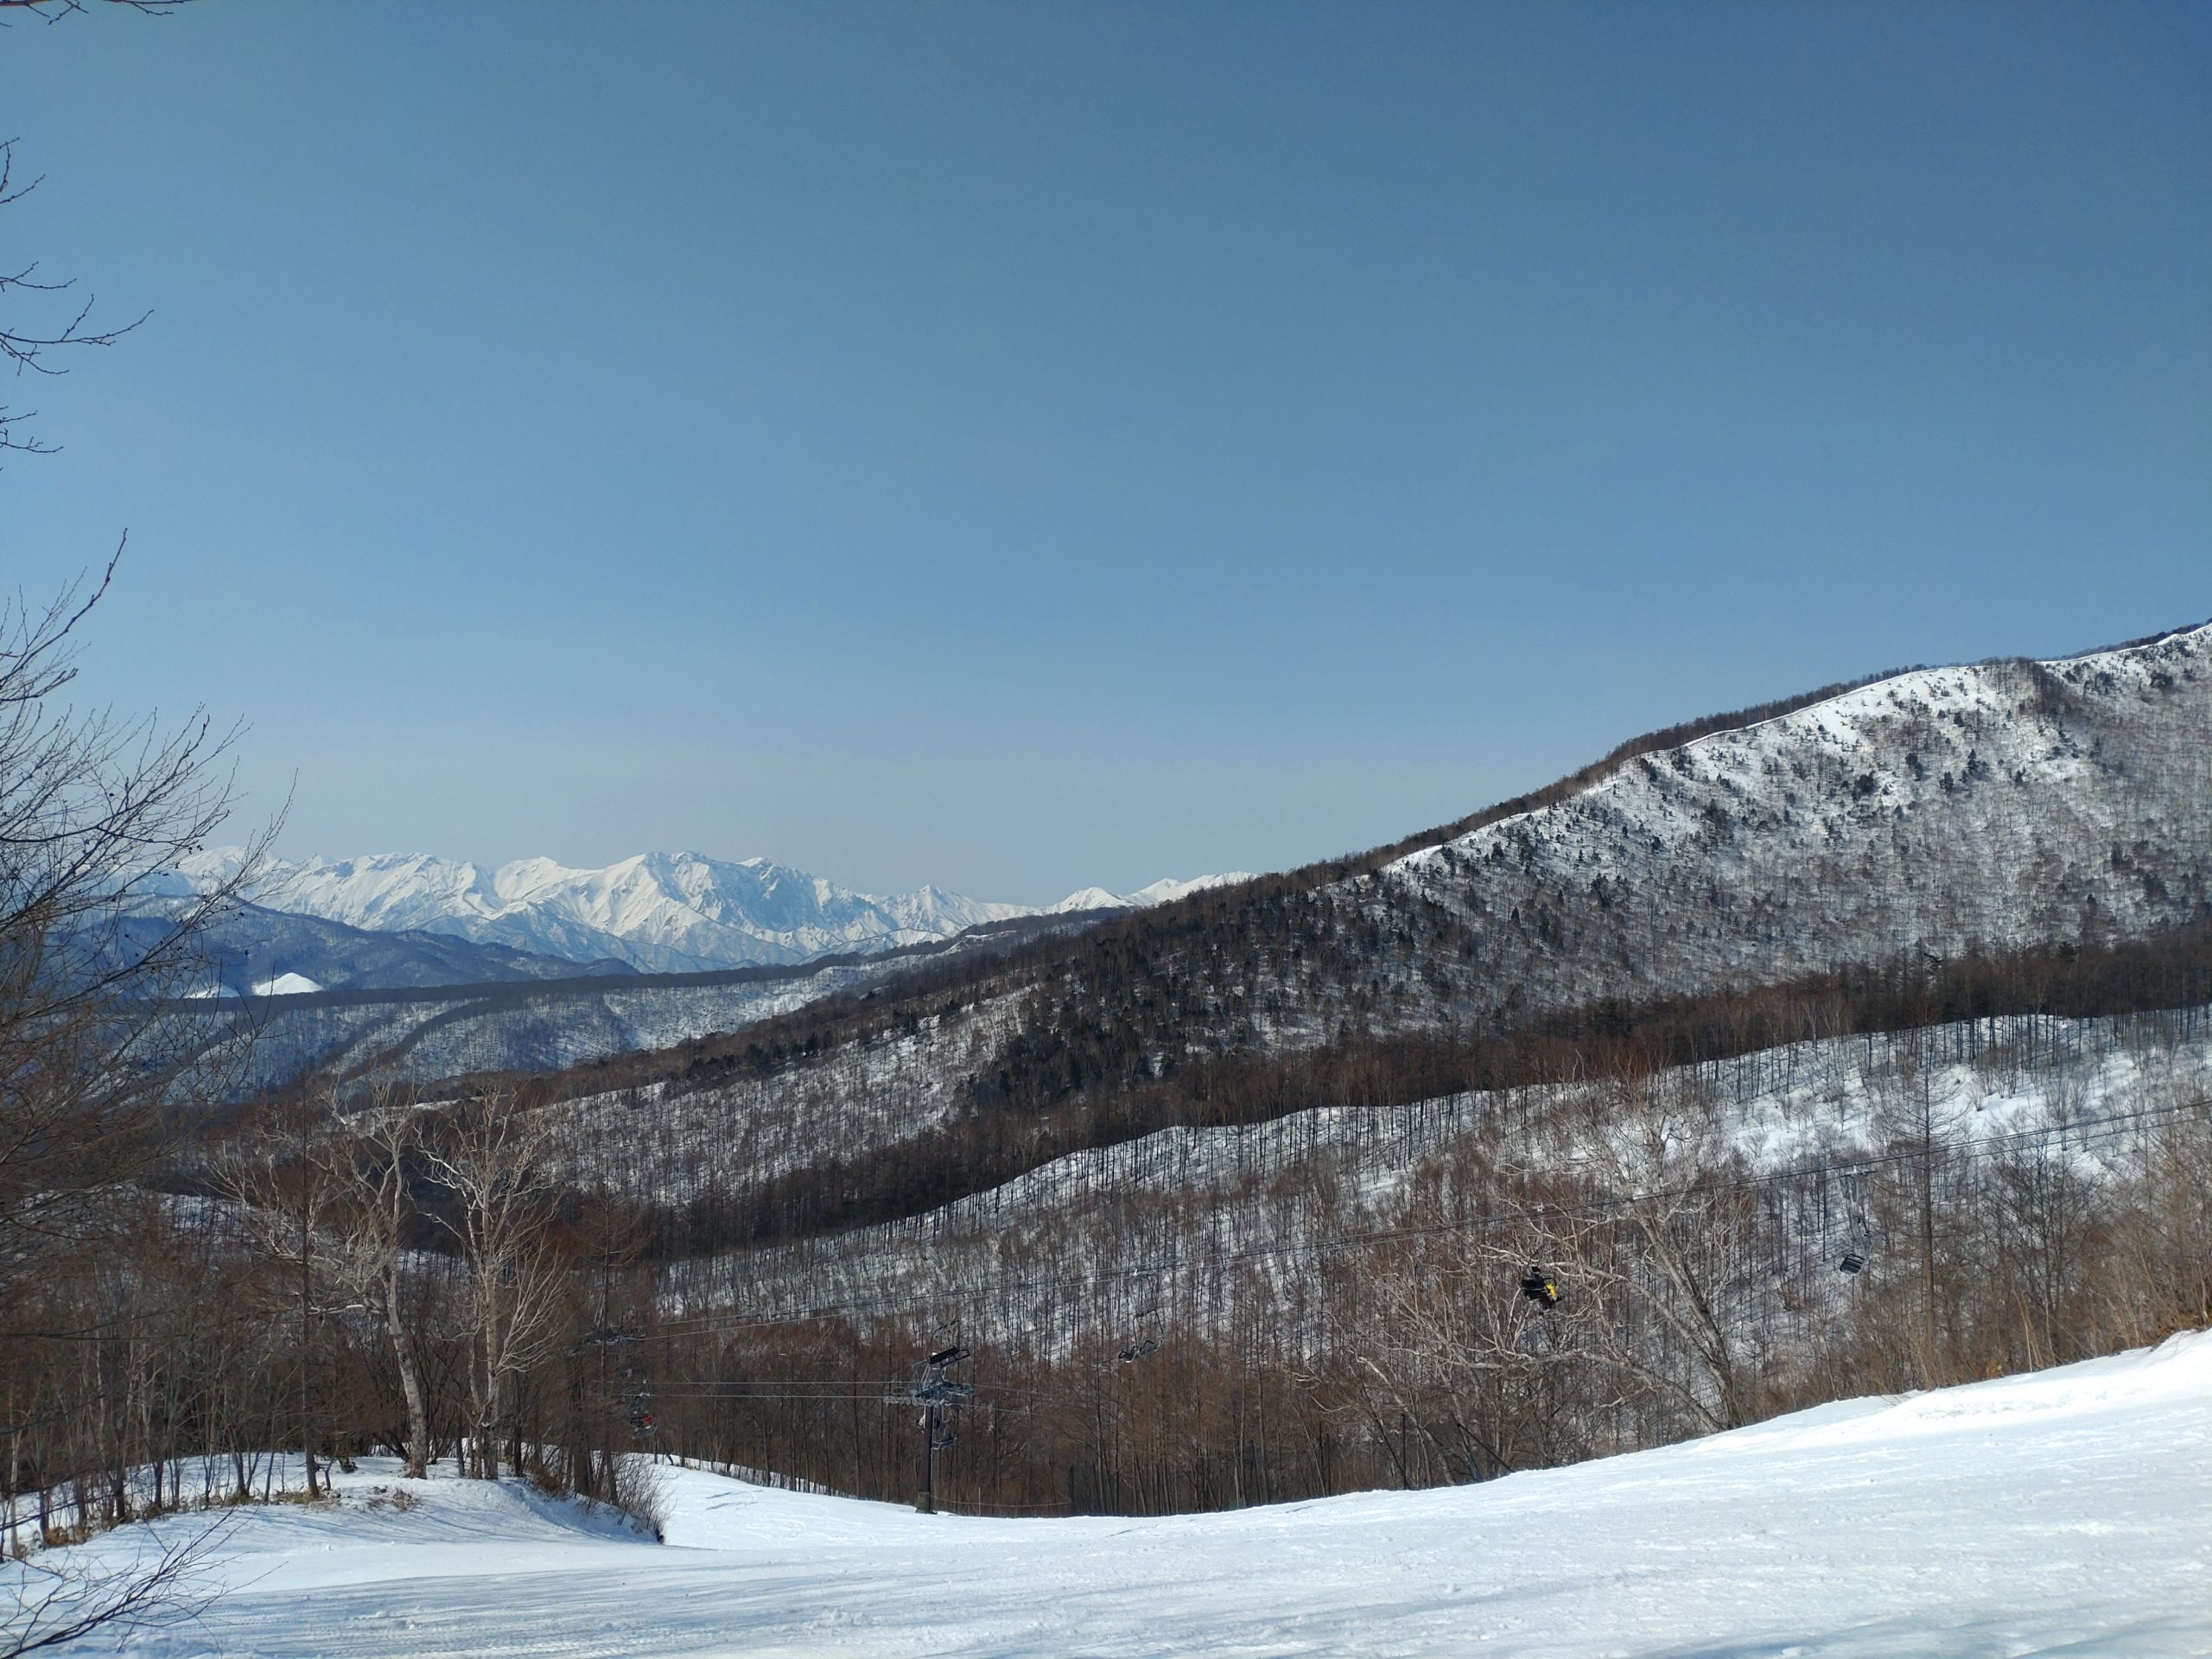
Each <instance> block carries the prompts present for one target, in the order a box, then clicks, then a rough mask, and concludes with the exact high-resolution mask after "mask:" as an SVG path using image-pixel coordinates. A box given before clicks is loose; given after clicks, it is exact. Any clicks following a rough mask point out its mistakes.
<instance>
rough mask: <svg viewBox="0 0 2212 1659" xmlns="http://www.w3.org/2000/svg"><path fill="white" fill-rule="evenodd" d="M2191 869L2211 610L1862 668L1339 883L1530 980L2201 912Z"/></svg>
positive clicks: (1938, 948)
mask: <svg viewBox="0 0 2212 1659" xmlns="http://www.w3.org/2000/svg"><path fill="white" fill-rule="evenodd" d="M2209 872H2212V626H2206V627H2198V628H2194V629H2190V630H2187V631H2184V632H2179V633H2177V634H2173V635H2171V636H2168V637H2166V638H2164V639H2159V640H2157V641H2154V642H2152V643H2151V644H2149V645H2138V646H2132V647H2127V648H2123V649H2120V650H2116V651H2106V652H2094V653H2091V654H2089V655H2087V656H2083V657H2078V658H2064V659H2060V660H2056V661H2053V662H2049V663H2028V662H1999V663H1991V664H1980V665H1975V666H1970V667H1961V668H1944V669H1929V670H1920V671H1913V672H1911V673H1907V674H1903V675H1898V676H1896V677H1891V678H1890V679H1886V680H1882V681H1878V682H1876V683H1873V684H1871V685H1866V686H1863V687H1860V688H1859V689H1858V690H1853V691H1849V692H1846V693H1844V694H1842V695H1840V696H1836V697H1833V698H1830V699H1828V700H1827V701H1826V702H1821V703H1817V704H1815V705H1813V706H1811V707H1808V708H1806V709H1799V710H1797V711H1796V712H1795V713H1791V714H1788V715H1781V716H1778V717H1777V718H1775V719H1772V720H1768V721H1761V722H1759V723H1758V724H1755V725H1751V726H1747V727H1744V728H1738V729H1735V730H1732V731H1726V732H1721V733H1717V734H1713V735H1710V736H1707V737H1703V738H1700V739H1697V740H1695V741H1692V742H1689V743H1687V744H1684V745H1682V746H1681V747H1677V748H1674V749H1670V750H1666V751H1663V752H1660V753H1654V754H1651V755H1648V756H1645V757H1643V758H1642V759H1640V760H1634V761H1631V762H1630V763H1629V764H1627V765H1626V766H1623V767H1621V768H1620V769H1619V770H1618V771H1617V772H1613V773H1612V774H1611V775H1610V776H1608V777H1606V778H1605V779H1601V780H1599V782H1597V783H1595V784H1593V785H1591V786H1590V787H1589V788H1587V789H1586V790H1584V791H1581V792H1580V793H1579V794H1577V795H1575V796H1574V797H1573V798H1570V799H1568V800H1566V801H1564V802H1561V803H1559V804H1555V805H1552V806H1548V807H1544V808H1541V809H1539V810H1534V811H1530V812H1527V813H1523V814H1521V815H1519V816H1517V817H1511V818H1508V819H1504V820H1502V821H1500V822H1498V823H1493V824H1490V825H1486V826H1485V827H1484V828H1482V829H1477V830H1474V831H1472V832H1471V833H1469V834H1467V835H1465V836H1460V837H1458V838H1456V839H1454V840H1452V841H1449V842H1444V843H1442V844H1441V845H1439V846H1435V847H1431V848H1427V849H1421V850H1420V851H1417V852H1414V853H1412V854H1408V855H1406V856H1405V857H1403V858H1401V859H1399V860H1397V861H1395V862H1394V863H1392V864H1390V865H1389V866H1386V867H1385V868H1383V870H1382V871H1381V872H1379V873H1377V874H1376V875H1374V876H1372V877H1369V878H1363V880H1359V881H1356V882H1353V883H1349V884H1347V886H1346V887H1345V889H1344V891H1345V893H1346V894H1347V897H1348V899H1349V900H1350V901H1351V903H1352V904H1353V905H1355V906H1357V907H1360V908H1364V909H1369V910H1383V911H1388V910H1392V909H1398V910H1403V909H1404V908H1406V907H1408V906H1435V907H1436V911H1437V913H1438V914H1439V915H1440V916H1441V917H1442V918H1446V925H1457V926H1464V927H1465V928H1466V929H1467V930H1469V931H1471V933H1472V934H1473V935H1474V937H1475V938H1476V940H1477V949H1476V953H1475V956H1474V957H1473V959H1472V960H1473V963H1474V964H1475V967H1474V971H1476V972H1478V973H1483V974H1487V975H1489V976H1491V977H1502V978H1503V979H1505V980H1507V981H1508V982H1511V983H1513V984H1514V985H1515V986H1516V989H1517V992H1518V994H1519V995H1521V996H1522V997H1523V998H1524V999H1525V1000H1526V1001H1528V1002H1529V1003H1530V1004H1532V1005H1542V1004H1548V1003H1559V1002H1565V1001H1577V1000H1580V999H1581V998H1583V997H1585V996H1588V995H1620V994H1623V993H1624V992H1626V993H1628V994H1631V995H1632V994H1636V991H1637V988H1638V987H1639V986H1640V987H1643V988H1656V989H1661V990H1663V991H1664V992H1666V993H1669V994H1675V995H1679V994H1682V993H1685V992H1690V991H1694V990H1697V989H1700V988H1705V987H1708V986H1716V985H1721V984H1726V983H1732V982H1741V981H1743V980H1745V978H1747V977H1748V978H1754V979H1757V980H1759V981H1772V980H1775V979H1779V978H1785V977H1789V976H1793V975H1796V974H1798V973H1803V972H1809V971H1816V970H1819V969H1823V968H1826V967H1828V966H1832V965H1834V964H1835V963H1838V962H1841V961H1851V960H1858V961H1875V960H1881V959H1884V958H1886V957H1891V956H1894V955H1897V954H1898V953H1900V952H1904V951H1910V950H1920V951H1923V952H1929V953H1932V954H1935V955H1937V956H1948V955H1954V954H1958V953H1961V952H1965V951H1968V950H1975V949H2001V948H2005V947H2010V946H2015V945H2021V944H2050V943H2056V942H2060V941H2069V940H2071V941H2091V940H2104V939H2110V938H2128V937H2139V936H2141V935H2142V934H2144V933H2145V932H2148V931H2152V930H2155V929H2157V928H2159V927H2162V926H2166V925H2172V924H2175V923H2177V922H2181V921H2186V920H2189V919H2192V918H2197V917H2201V916H2202V915H2205V914H2207V913H2208V906H2209V905H2212V888H2208V873H2209ZM1412 1001H1413V1003H1414V1005H1418V1004H1420V1003H1421V1001H1422V999H1421V998H1420V997H1419V996H1415V997H1414V998H1413V999H1412ZM1408 1012H1409V1013H1410V1014H1414V1019H1415V1021H1416V1022H1417V1021H1418V1019H1419V1018H1420V1017H1421V1015H1420V1014H1418V1013H1417V1012H1415V1010H1414V1009H1413V1008H1409V1009H1408Z"/></svg>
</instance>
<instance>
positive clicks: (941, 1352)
mask: <svg viewBox="0 0 2212 1659" xmlns="http://www.w3.org/2000/svg"><path fill="white" fill-rule="evenodd" d="M967 1357H968V1351H967V1350H966V1349H965V1348H940V1349H938V1351H937V1352H935V1353H933V1354H931V1356H930V1357H928V1358H927V1359H925V1360H924V1361H923V1362H922V1363H924V1364H925V1365H929V1366H931V1367H933V1368H935V1369H937V1370H943V1369H944V1367H945V1366H947V1365H957V1364H958V1363H960V1362H961V1361H962V1360H963V1359H965V1358H967Z"/></svg>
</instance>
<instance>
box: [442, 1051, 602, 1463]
mask: <svg viewBox="0 0 2212 1659" xmlns="http://www.w3.org/2000/svg"><path fill="white" fill-rule="evenodd" d="M552 1127H553V1126H552V1122H551V1119H550V1115H549V1114H547V1113H543V1112H528V1111H525V1110H524V1109H522V1107H521V1106H520V1104H519V1103H518V1102H517V1101H516V1099H515V1096H513V1095H512V1093H510V1092H506V1091H504V1090H494V1091H491V1092H487V1093H486V1094H483V1095H481V1096H477V1097H476V1098H474V1099H472V1100H467V1101H463V1102H461V1103H460V1104H459V1105H458V1106H456V1107H454V1108H453V1109H451V1110H450V1111H449V1112H448V1113H447V1114H445V1115H444V1116H443V1121H442V1122H441V1123H440V1124H439V1125H438V1127H437V1128H436V1130H435V1131H434V1132H432V1133H430V1134H429V1135H425V1136H424V1140H423V1167H424V1169H425V1171H426V1172H427V1173H429V1176H430V1178H431V1179H433V1180H434V1181H435V1182H436V1183H437V1184H438V1185H440V1186H442V1187H443V1188H444V1189H445V1191H446V1193H447V1194H448V1202H447V1203H446V1204H445V1205H442V1206H440V1207H439V1208H438V1209H437V1210H435V1211H434V1212H433V1213H434V1214H435V1217H436V1219H437V1221H438V1223H439V1224H440V1225H442V1227H443V1228H444V1229H445V1230H446V1231H447V1232H448V1234H450V1235H451V1236H452V1238H453V1241H454V1244H455V1246H456V1247H457V1248H458V1249H459V1250H460V1252H461V1261H462V1262H463V1264H464V1266H465V1267H466V1268H467V1274H468V1290H467V1300H468V1308H469V1313H470V1317H471V1322H472V1324H473V1325H474V1344H475V1356H474V1363H473V1365H472V1366H471V1368H470V1374H469V1384H468V1387H469V1408H470V1416H471V1419H472V1433H471V1437H470V1445H469V1452H470V1464H471V1467H472V1472H474V1473H475V1474H477V1475H479V1476H481V1477H483V1478H486V1479H493V1478H497V1477H498V1475H499V1444H500V1434H501V1431H502V1430H503V1429H505V1428H506V1427H510V1426H512V1422H513V1421H514V1420H513V1415H512V1413H513V1408H514V1395H515V1390H516V1388H517V1385H518V1383H520V1382H521V1380H522V1379H523V1377H524V1376H525V1375H527V1374H528V1373H529V1372H530V1371H531V1370H532V1369H533V1368H534V1367H536V1366H537V1365H538V1364H539V1363H542V1362H543V1361H544V1360H545V1359H546V1358H548V1357H550V1355H551V1354H552V1352H553V1351H554V1349H555V1348H556V1345H557V1338H558V1336H559V1332H560V1328H561V1325H560V1321H561V1314H562V1311H563V1302H564V1300H565V1299H566V1297H567V1294H568V1292H569V1274H568V1272H567V1269H566V1266H565V1264H564V1263H563V1262H562V1260H561V1258H560V1254H559V1251H558V1249H557V1247H556V1240H555V1236H554V1233H553V1229H552V1225H551V1223H552V1219H553V1215H552V1205H553V1199H554V1197H555V1189H554V1186H553V1184H552V1180H551V1174H550V1167H549V1154H550V1142H551V1132H552Z"/></svg>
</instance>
